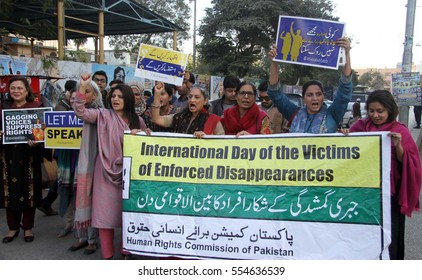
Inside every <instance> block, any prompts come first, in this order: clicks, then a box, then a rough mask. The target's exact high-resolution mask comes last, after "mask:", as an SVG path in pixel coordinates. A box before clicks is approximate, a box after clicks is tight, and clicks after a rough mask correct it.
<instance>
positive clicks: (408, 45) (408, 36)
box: [399, 0, 416, 126]
mask: <svg viewBox="0 0 422 280" xmlns="http://www.w3.org/2000/svg"><path fill="white" fill-rule="evenodd" d="M415 12H416V0H407V14H406V33H405V39H404V51H403V61H402V69H401V71H402V72H412V48H413V31H414V29H415V28H414V27H415ZM399 121H400V122H402V123H404V124H405V125H407V126H409V107H408V106H400V113H399Z"/></svg>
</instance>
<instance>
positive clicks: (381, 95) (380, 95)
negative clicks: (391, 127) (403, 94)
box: [365, 89, 399, 122]
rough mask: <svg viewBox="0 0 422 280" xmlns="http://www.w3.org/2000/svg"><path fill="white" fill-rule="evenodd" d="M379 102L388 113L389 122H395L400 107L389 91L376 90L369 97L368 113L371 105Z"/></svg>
mask: <svg viewBox="0 0 422 280" xmlns="http://www.w3.org/2000/svg"><path fill="white" fill-rule="evenodd" d="M374 102H379V103H380V104H381V105H382V106H384V107H385V109H386V110H387V111H388V118H387V122H392V121H394V120H395V119H396V118H397V116H398V114H399V107H398V106H397V103H396V101H395V100H394V97H393V95H392V94H391V93H390V92H389V91H388V90H383V89H381V90H375V91H373V92H372V93H370V94H369V95H368V99H366V105H365V107H366V111H368V109H369V104H371V103H374Z"/></svg>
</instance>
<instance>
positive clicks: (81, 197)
mask: <svg viewBox="0 0 422 280" xmlns="http://www.w3.org/2000/svg"><path fill="white" fill-rule="evenodd" d="M97 99H100V98H97ZM81 102H82V104H83V106H85V100H82V101H79V100H78V99H77V100H76V101H75V104H77V103H81ZM100 104H102V103H100ZM90 105H91V107H90V108H100V107H99V106H97V105H96V104H95V103H91V104H90ZM97 139H98V135H97V124H91V123H88V122H84V125H83V128H82V141H81V148H80V150H79V158H78V168H77V175H76V180H75V181H74V184H75V187H76V210H75V227H76V228H88V227H90V226H91V213H92V182H93V175H94V165H95V159H96V158H97V153H98V145H97Z"/></svg>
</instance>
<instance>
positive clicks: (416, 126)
mask: <svg viewBox="0 0 422 280" xmlns="http://www.w3.org/2000/svg"><path fill="white" fill-rule="evenodd" d="M413 128H415V129H419V128H421V126H420V125H415V126H414V127H413Z"/></svg>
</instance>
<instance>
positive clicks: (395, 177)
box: [350, 118, 422, 217]
mask: <svg viewBox="0 0 422 280" xmlns="http://www.w3.org/2000/svg"><path fill="white" fill-rule="evenodd" d="M365 131H392V132H398V133H400V134H401V136H402V140H401V143H402V146H403V150H404V154H403V162H401V163H400V162H399V161H398V159H397V156H396V149H395V147H394V146H392V147H391V196H397V198H398V203H399V205H400V211H401V213H403V214H405V215H407V216H409V217H411V216H412V212H413V211H417V210H419V208H420V205H419V195H420V191H421V173H422V172H421V161H420V157H419V150H418V148H417V146H416V143H415V141H414V140H413V137H412V135H411V134H410V131H409V130H408V129H407V127H406V126H405V125H404V124H402V123H399V122H397V121H392V122H390V123H385V124H383V125H382V126H381V127H378V128H377V127H376V126H375V125H374V123H373V122H372V121H371V120H370V119H369V118H365V119H360V120H358V121H357V122H356V123H355V124H354V125H353V126H352V127H351V128H350V132H365Z"/></svg>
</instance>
